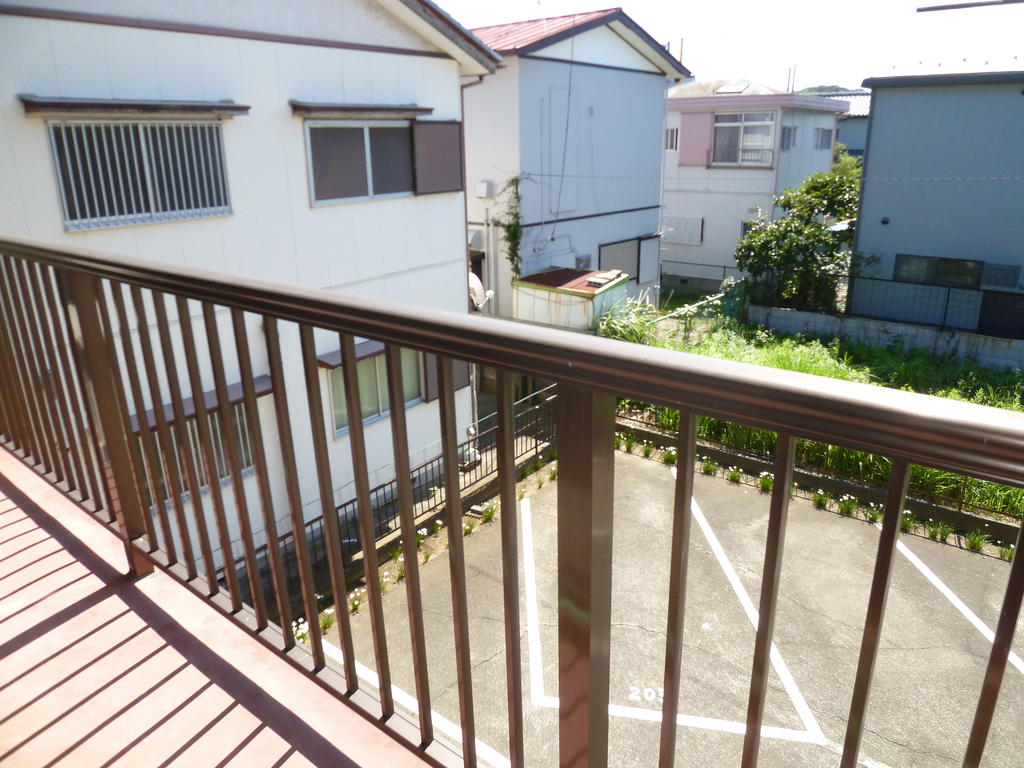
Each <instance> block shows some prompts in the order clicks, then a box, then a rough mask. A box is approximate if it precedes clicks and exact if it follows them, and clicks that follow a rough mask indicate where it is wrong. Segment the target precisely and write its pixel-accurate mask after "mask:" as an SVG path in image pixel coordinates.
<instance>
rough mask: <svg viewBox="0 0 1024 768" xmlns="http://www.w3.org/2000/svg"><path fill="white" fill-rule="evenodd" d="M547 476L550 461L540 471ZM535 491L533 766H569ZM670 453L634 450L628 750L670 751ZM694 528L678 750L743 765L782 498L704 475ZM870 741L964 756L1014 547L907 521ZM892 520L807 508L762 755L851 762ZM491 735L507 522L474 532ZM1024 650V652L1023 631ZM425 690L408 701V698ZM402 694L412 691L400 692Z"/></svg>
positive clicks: (483, 711) (623, 731) (624, 594)
mask: <svg viewBox="0 0 1024 768" xmlns="http://www.w3.org/2000/svg"><path fill="white" fill-rule="evenodd" d="M541 474H542V475H543V476H544V477H545V478H546V477H547V471H546V470H542V473H541ZM528 483H529V484H530V487H531V489H532V490H531V492H530V493H529V494H528V496H527V497H526V499H524V501H523V502H521V507H520V510H519V523H520V532H521V540H520V547H521V550H520V551H521V572H520V578H521V582H520V583H521V606H520V607H521V622H522V628H523V632H522V637H521V648H522V653H523V662H524V669H523V674H524V681H523V682H524V711H525V719H526V749H527V757H528V763H529V764H530V765H541V766H544V765H556V764H557V754H558V753H557V743H558V742H557V737H558V733H557V714H558V713H557V695H558V683H557V670H556V663H557V614H556V609H557V600H556V597H557V594H556V593H557V584H556V579H555V551H556V534H557V515H556V493H557V488H556V485H557V481H555V482H549V483H546V484H545V485H544V487H543V488H540V489H537V488H536V482H535V481H528ZM673 490H674V479H673V473H672V471H671V469H670V468H669V467H667V466H665V465H662V464H659V463H656V462H654V461H650V460H646V459H643V458H640V457H637V456H627V455H624V454H618V455H617V458H616V475H615V510H616V514H615V531H614V566H613V574H614V575H613V580H614V586H613V608H612V621H613V627H612V662H611V667H612V668H611V695H610V699H611V700H610V713H611V714H610V728H611V738H610V743H611V747H610V755H609V763H610V765H614V766H628V765H641V766H647V765H653V764H655V763H656V759H657V748H658V728H659V720H660V686H661V683H662V670H663V663H664V662H663V658H664V647H665V613H666V601H667V594H668V548H669V542H670V536H671V513H670V510H671V504H672V494H673ZM695 499H696V502H697V507H698V509H699V512H698V513H697V514H695V520H694V526H693V531H692V536H691V543H690V552H691V560H690V572H689V573H690V582H689V591H688V595H687V607H686V623H685V633H684V646H685V647H684V654H683V678H684V681H683V688H682V692H681V696H680V703H679V711H680V726H679V731H678V759H677V765H681V766H695V767H696V766H700V767H702V768H703V767H706V766H720V765H736V764H738V763H739V758H740V752H741V748H742V731H743V725H742V723H743V720H744V716H745V711H746V702H747V694H748V688H749V675H750V666H751V659H752V654H753V644H754V628H753V618H754V617H756V613H755V611H756V607H755V606H756V605H757V601H758V595H759V586H760V576H761V565H762V559H763V555H764V540H765V532H766V529H767V519H768V496H767V495H764V494H761V493H759V492H758V491H757V490H756V489H755V488H753V487H751V486H749V485H732V484H729V483H727V482H726V481H725V480H724V479H721V478H707V477H703V476H698V478H697V481H696V492H695ZM900 540H901V543H900V553H899V554H898V555H897V559H896V563H895V570H894V573H893V582H892V587H891V589H890V593H889V601H888V606H887V612H886V620H885V628H884V632H883V639H882V647H881V650H880V652H879V658H878V663H877V665H876V670H875V685H874V687H873V689H872V695H871V701H870V705H869V711H868V715H867V723H866V729H865V733H864V739H863V744H862V749H861V756H860V757H861V762H862V765H864V766H866V768H884V767H885V766H891V767H892V768H899V767H901V766H915V767H917V766H920V767H922V768H926V767H930V766H949V765H959V764H960V760H961V759H962V755H963V748H964V745H965V744H966V738H967V734H968V731H969V728H970V724H971V719H972V717H973V713H974V708H975V705H976V703H977V697H978V693H979V691H980V686H981V678H982V674H983V671H984V668H985V664H986V661H987V658H988V653H989V650H990V648H991V645H990V641H989V640H988V639H986V637H985V636H984V634H983V632H984V631H985V629H986V628H989V629H990V628H993V627H994V626H995V622H996V620H997V618H998V615H999V608H1000V604H1001V599H1002V593H1003V590H1004V588H1005V584H1006V578H1007V575H1008V571H1009V566H1008V564H1007V563H1005V562H1003V561H1001V560H998V559H996V558H993V557H988V556H984V555H978V554H974V553H969V552H966V551H964V550H961V549H959V548H957V547H955V546H951V545H944V544H939V543H936V542H933V541H930V540H927V539H924V538H921V537H917V536H909V535H901V536H900ZM877 542H878V530H877V529H876V528H875V527H874V526H872V525H870V524H868V523H866V522H864V521H862V520H857V519H849V518H843V517H840V516H838V515H835V514H832V513H829V512H823V511H820V510H816V509H814V508H812V507H811V506H810V505H809V504H808V503H807V502H806V501H804V500H802V499H795V500H794V501H793V502H792V503H791V505H790V517H789V523H788V529H787V535H786V550H785V556H784V560H783V572H782V580H781V587H780V603H779V610H778V615H777V619H776V629H775V641H776V647H777V653H776V654H775V655H774V656H773V662H774V663H773V670H772V675H771V678H770V684H771V687H770V690H769V693H768V702H767V709H766V715H765V720H764V725H765V730H764V731H763V739H762V746H761V761H760V765H762V766H769V767H773V766H778V767H782V766H787V767H788V766H795V765H799V766H835V765H836V764H837V762H838V754H839V751H840V747H839V745H840V744H841V743H842V741H843V736H844V733H845V724H846V717H847V713H848V709H849V700H850V695H851V690H852V686H853V678H854V673H855V670H856V663H857V652H858V649H859V647H860V641H861V633H862V628H863V622H864V615H865V611H866V606H867V599H868V592H869V588H870V582H871V573H872V567H873V563H874V558H875V553H876V548H877ZM466 554H467V568H468V574H469V584H470V620H471V633H472V637H471V645H472V658H473V663H474V667H473V685H474V696H475V711H476V715H477V737H478V740H479V742H480V748H481V752H480V755H481V758H482V760H483V761H484V762H485V763H488V764H493V765H502V764H504V763H503V761H504V756H505V755H507V754H508V746H507V712H506V705H505V663H504V657H505V653H504V635H503V632H504V621H503V615H502V611H503V601H502V594H501V572H500V562H501V560H500V531H499V527H498V523H497V522H494V523H491V524H489V525H484V526H481V527H480V528H479V529H477V531H475V532H474V533H473V534H472V535H471V536H470V537H468V538H467V539H466ZM449 562H450V561H449V558H448V557H447V552H444V553H442V554H441V555H439V556H437V557H434V558H432V559H431V561H430V562H429V563H428V564H426V565H425V566H423V567H422V570H421V578H422V592H423V600H424V614H425V615H424V620H425V623H426V631H427V647H428V655H429V657H430V675H431V677H430V686H431V695H432V703H433V709H434V711H435V723H437V728H438V730H439V732H440V733H441V734H442V736H445V737H447V738H449V739H457V738H458V735H459V732H458V726H457V723H458V722H459V705H458V692H457V687H456V685H455V668H454V653H453V648H454V644H453V640H452V637H453V635H452V622H451V598H450V587H449V585H450V581H449ZM385 611H386V621H387V625H388V641H389V645H390V656H391V659H392V662H391V663H392V669H393V676H394V683H395V685H396V686H397V687H399V688H400V689H402V690H403V691H405V692H408V693H410V694H411V692H412V691H413V690H414V685H413V677H412V670H411V663H410V662H409V659H410V654H409V639H408V622H407V616H406V603H405V590H404V587H400V588H392V589H390V590H388V591H387V592H386V593H385ZM353 621H354V624H353V626H354V632H355V636H356V650H357V656H358V657H359V659H360V661H361V662H363V663H364V664H366V665H367V666H368V667H372V666H373V664H372V660H373V654H372V645H371V642H370V631H369V620H368V615H367V612H366V611H365V610H364V611H361V612H360V613H358V614H356V615H355V616H354V617H353ZM1014 650H1015V651H1016V654H1024V632H1021V631H1020V628H1019V627H1018V632H1017V636H1016V642H1015V645H1014ZM405 701H406V702H407V703H410V701H411V700H410V699H405ZM399 703H401V700H400V702H399ZM1021 722H1024V663H1022V662H1021V660H1020V658H1019V657H1018V656H1016V655H1015V656H1012V657H1011V664H1010V666H1008V668H1007V673H1006V677H1005V679H1004V683H1003V689H1002V694H1001V696H1000V700H999V706H998V708H997V712H996V718H995V722H994V725H993V729H992V732H991V735H990V738H989V748H988V751H987V759H986V761H985V765H986V766H1017V765H1021V764H1022V762H1024V759H1022V758H1021V757H1020V744H1019V739H1018V738H1017V736H1018V733H1019V724H1020V723H1021Z"/></svg>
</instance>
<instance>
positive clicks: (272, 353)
mask: <svg viewBox="0 0 1024 768" xmlns="http://www.w3.org/2000/svg"><path fill="white" fill-rule="evenodd" d="M263 333H264V336H265V337H266V340H267V362H268V366H269V368H270V379H271V386H272V387H273V390H274V414H275V416H276V422H277V436H278V441H279V443H280V446H281V465H282V467H281V468H282V470H283V471H284V481H285V488H286V490H287V491H288V509H289V513H290V515H291V521H292V540H293V541H294V542H295V560H296V564H297V566H298V571H299V586H300V588H301V590H302V605H303V609H304V610H305V612H306V616H307V623H312V624H316V623H317V620H316V617H317V606H316V584H315V582H314V581H313V566H312V563H311V562H310V558H309V539H308V538H307V536H306V526H305V520H304V519H303V515H302V496H301V493H300V491H299V472H298V468H297V466H296V464H295V441H294V440H293V439H292V422H291V416H290V414H289V412H288V392H287V389H286V386H285V381H284V364H283V362H282V360H281V339H280V336H279V332H278V329H277V320H276V319H275V318H273V317H264V318H263ZM341 610H345V606H342V608H341ZM317 629H319V626H318V627H317ZM289 631H290V629H289ZM309 643H310V647H311V649H312V653H313V668H314V669H315V670H319V669H323V667H324V665H325V663H326V662H325V660H324V646H323V640H322V638H321V637H320V633H319V632H313V631H312V628H310V634H309Z"/></svg>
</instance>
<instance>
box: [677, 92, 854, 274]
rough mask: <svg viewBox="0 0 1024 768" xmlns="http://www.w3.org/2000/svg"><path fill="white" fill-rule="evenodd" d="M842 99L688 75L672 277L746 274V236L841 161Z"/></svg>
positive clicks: (681, 108)
mask: <svg viewBox="0 0 1024 768" xmlns="http://www.w3.org/2000/svg"><path fill="white" fill-rule="evenodd" d="M847 108H848V106H847V105H846V104H845V103H844V102H840V101H836V100H835V99H827V98H822V97H819V96H807V95H801V94H796V93H783V92H781V91H777V90H775V89H773V88H769V87H768V86H765V85H760V84H758V83H753V82H750V81H748V80H729V81H726V80H708V81H697V82H692V83H686V84H683V85H680V86H677V87H675V88H673V89H672V90H671V91H669V94H668V103H667V116H666V129H665V145H664V146H665V152H664V168H665V172H664V179H665V188H664V196H663V200H662V205H663V210H662V233H663V234H662V249H661V259H662V281H663V283H664V284H665V286H666V287H670V288H672V287H677V286H678V287H681V286H688V287H694V288H697V289H705V288H708V289H713V288H715V287H717V286H718V284H720V283H721V282H722V280H723V279H725V278H726V277H735V276H737V275H738V274H739V272H738V270H737V269H736V261H735V259H734V257H733V254H734V252H735V250H736V243H737V241H738V240H739V238H740V237H741V236H742V235H743V234H744V232H745V231H746V227H747V226H748V225H749V223H750V222H751V221H753V220H754V219H755V218H756V217H757V213H758V211H759V210H760V211H764V212H765V214H766V215H768V216H774V215H775V211H774V209H773V205H772V200H773V198H774V197H775V196H777V195H779V194H781V193H782V192H784V191H785V190H787V189H790V188H793V187H797V186H799V185H800V183H801V182H802V181H803V180H804V179H805V178H806V177H807V176H809V175H810V174H812V173H816V172H818V171H827V170H828V169H829V168H830V167H831V166H832V152H833V147H834V145H835V136H836V115H838V114H842V113H844V112H845V111H846V110H847Z"/></svg>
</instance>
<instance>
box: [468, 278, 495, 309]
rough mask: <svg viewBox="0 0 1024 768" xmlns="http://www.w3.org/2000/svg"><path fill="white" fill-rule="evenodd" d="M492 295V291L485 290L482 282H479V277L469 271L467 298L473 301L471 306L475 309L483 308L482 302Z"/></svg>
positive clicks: (485, 301)
mask: <svg viewBox="0 0 1024 768" xmlns="http://www.w3.org/2000/svg"><path fill="white" fill-rule="evenodd" d="M493 296H494V291H485V290H484V284H483V283H481V282H480V278H479V277H477V276H476V275H475V274H473V273H472V272H470V273H469V298H470V301H472V302H473V306H474V307H476V308H477V309H483V306H484V304H486V303H487V301H488V300H489V299H490V298H491V297H493Z"/></svg>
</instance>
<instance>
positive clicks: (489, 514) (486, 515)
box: [480, 470, 554, 523]
mask: <svg viewBox="0 0 1024 768" xmlns="http://www.w3.org/2000/svg"><path fill="white" fill-rule="evenodd" d="M552 471H554V470H552ZM497 514H498V508H497V507H496V506H494V505H493V504H488V505H487V506H486V507H484V511H483V514H481V515H480V519H481V520H483V521H484V522H485V523H489V522H491V520H493V519H494V516H495V515H497Z"/></svg>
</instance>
